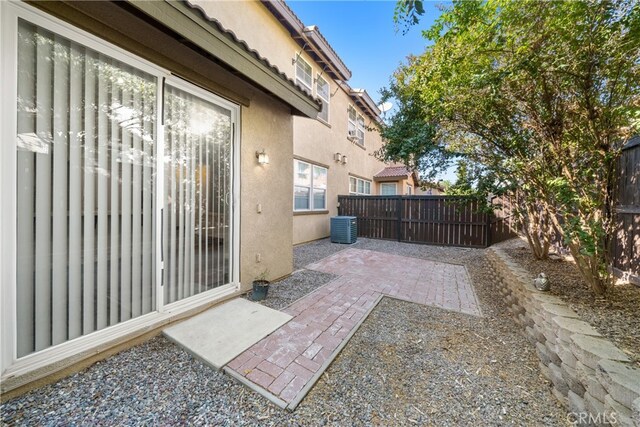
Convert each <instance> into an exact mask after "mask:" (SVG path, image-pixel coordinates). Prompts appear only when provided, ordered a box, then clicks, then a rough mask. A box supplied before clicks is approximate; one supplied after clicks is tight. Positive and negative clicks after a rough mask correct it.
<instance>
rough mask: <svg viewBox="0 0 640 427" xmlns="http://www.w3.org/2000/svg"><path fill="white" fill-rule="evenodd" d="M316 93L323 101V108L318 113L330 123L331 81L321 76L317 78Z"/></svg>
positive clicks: (321, 118)
mask: <svg viewBox="0 0 640 427" xmlns="http://www.w3.org/2000/svg"><path fill="white" fill-rule="evenodd" d="M316 94H317V95H318V98H320V100H321V101H322V110H321V111H320V112H319V113H318V118H319V119H320V120H322V121H323V122H326V123H329V83H327V81H326V80H325V79H323V78H322V77H320V76H318V79H317V80H316Z"/></svg>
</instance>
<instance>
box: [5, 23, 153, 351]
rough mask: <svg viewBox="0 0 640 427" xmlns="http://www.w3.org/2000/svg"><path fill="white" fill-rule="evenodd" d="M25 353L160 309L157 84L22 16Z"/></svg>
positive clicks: (21, 330)
mask: <svg viewBox="0 0 640 427" xmlns="http://www.w3.org/2000/svg"><path fill="white" fill-rule="evenodd" d="M18 43H19V46H18V100H17V101H18V102H17V109H18V135H17V165H18V176H17V190H18V191H17V218H18V219H17V233H18V243H17V293H16V296H17V316H18V317H17V346H18V347H17V354H18V357H21V356H24V355H27V354H30V353H32V352H34V351H38V350H41V349H44V348H47V347H50V346H53V345H56V344H60V343H62V342H65V341H67V340H70V339H73V338H76V337H79V336H81V335H84V334H88V333H90V332H93V331H96V330H100V329H103V328H105V327H107V326H111V325H114V324H116V323H119V322H122V321H125V320H128V319H131V318H135V317H138V316H140V315H142V314H145V313H149V312H151V311H153V310H155V309H156V307H155V274H154V271H155V259H156V258H155V250H154V249H155V233H154V224H155V221H156V218H155V215H154V209H155V201H154V191H155V168H154V164H155V158H156V145H155V144H154V141H155V134H154V133H155V132H154V129H155V120H156V115H157V112H156V87H157V86H156V84H157V83H156V78H155V77H154V76H151V75H148V74H146V73H144V72H142V71H140V70H138V69H136V68H134V67H131V66H128V65H127V64H124V63H121V62H118V61H116V60H114V59H112V58H111V57H109V56H106V55H103V54H101V53H99V52H96V51H94V50H92V49H89V48H87V47H85V46H82V45H80V44H77V43H75V42H73V41H70V40H68V39H66V38H63V37H61V36H58V35H56V34H53V33H51V32H48V31H46V30H44V29H42V28H39V27H37V26H35V25H32V24H30V23H28V22H26V21H22V20H20V22H19V29H18Z"/></svg>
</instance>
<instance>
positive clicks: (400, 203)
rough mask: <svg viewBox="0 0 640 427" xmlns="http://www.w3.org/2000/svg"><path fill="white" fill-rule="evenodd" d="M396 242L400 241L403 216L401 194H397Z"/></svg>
mask: <svg viewBox="0 0 640 427" xmlns="http://www.w3.org/2000/svg"><path fill="white" fill-rule="evenodd" d="M398 205H399V206H398V209H397V210H398V242H402V216H403V213H404V212H403V210H404V209H403V207H404V204H403V203H402V196H398Z"/></svg>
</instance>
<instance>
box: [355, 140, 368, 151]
mask: <svg viewBox="0 0 640 427" xmlns="http://www.w3.org/2000/svg"><path fill="white" fill-rule="evenodd" d="M352 144H353V145H355V146H356V147H358V148H360V149H361V150H364V151H367V148H366V147H365V146H364V145H360V144H358V143H357V142H352Z"/></svg>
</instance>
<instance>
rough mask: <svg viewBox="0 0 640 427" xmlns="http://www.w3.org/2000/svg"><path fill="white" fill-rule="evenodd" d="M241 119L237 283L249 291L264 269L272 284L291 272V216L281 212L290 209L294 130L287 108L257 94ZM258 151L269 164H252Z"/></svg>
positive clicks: (243, 112)
mask: <svg viewBox="0 0 640 427" xmlns="http://www.w3.org/2000/svg"><path fill="white" fill-rule="evenodd" d="M241 115H242V117H241V121H242V123H241V129H242V133H241V144H240V147H241V155H240V161H241V175H242V176H241V178H240V188H241V190H240V206H241V221H240V227H241V230H240V239H241V241H240V264H241V265H240V279H241V281H242V286H243V289H249V288H250V286H251V281H252V280H253V279H254V278H255V277H256V276H258V275H259V274H260V273H262V272H263V271H265V270H268V274H267V278H268V279H270V280H272V279H276V278H279V277H282V276H286V275H288V274H290V273H291V271H292V268H293V250H292V246H291V239H292V217H291V215H286V214H285V213H288V212H291V210H292V209H293V199H292V196H291V191H292V190H291V188H292V187H293V164H292V162H291V161H290V159H291V158H292V157H293V144H292V142H291V141H292V139H293V126H292V117H291V112H290V110H289V108H288V107H286V106H285V105H283V104H281V103H280V102H278V101H275V100H273V99H272V98H269V97H267V96H266V95H262V94H260V93H258V92H256V94H255V96H254V97H253V98H252V99H251V106H250V107H249V108H242V112H241ZM262 149H264V150H265V151H266V153H267V154H268V155H269V158H270V163H269V164H268V165H259V164H258V162H257V160H256V154H255V153H256V151H259V150H262ZM258 204H260V205H261V210H262V213H258ZM258 255H259V256H260V262H258V258H257V257H258Z"/></svg>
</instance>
